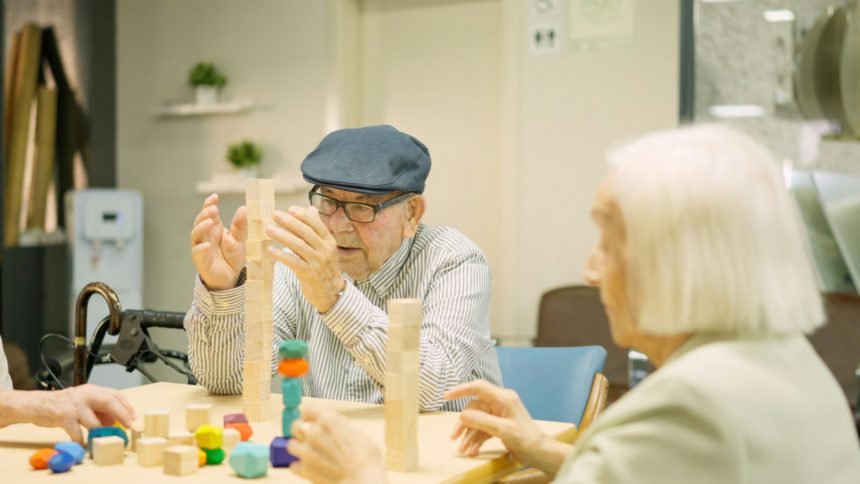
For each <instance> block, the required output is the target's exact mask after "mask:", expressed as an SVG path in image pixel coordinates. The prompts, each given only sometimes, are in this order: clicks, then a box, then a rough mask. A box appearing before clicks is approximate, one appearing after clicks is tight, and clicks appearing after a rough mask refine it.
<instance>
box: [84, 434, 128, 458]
mask: <svg viewBox="0 0 860 484" xmlns="http://www.w3.org/2000/svg"><path fill="white" fill-rule="evenodd" d="M114 428H115V427H114ZM117 430H119V429H117ZM92 447H93V462H94V463H95V464H96V465H97V466H113V465H120V464H122V463H123V460H125V441H123V440H122V439H121V438H119V437H117V436H110V437H96V438H94V439H93V441H92Z"/></svg>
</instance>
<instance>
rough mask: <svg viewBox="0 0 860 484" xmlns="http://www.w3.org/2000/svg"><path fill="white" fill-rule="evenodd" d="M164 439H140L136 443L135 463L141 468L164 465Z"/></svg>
mask: <svg viewBox="0 0 860 484" xmlns="http://www.w3.org/2000/svg"><path fill="white" fill-rule="evenodd" d="M167 447H168V445H167V439H165V438H164V437H142V438H140V440H138V441H137V463H138V465H141V466H143V467H155V466H160V465H162V464H164V450H165V449H167Z"/></svg>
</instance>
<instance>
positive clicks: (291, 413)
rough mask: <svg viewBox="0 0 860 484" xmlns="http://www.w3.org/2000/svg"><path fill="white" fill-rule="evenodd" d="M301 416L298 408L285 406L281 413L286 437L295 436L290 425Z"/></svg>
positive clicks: (282, 426)
mask: <svg viewBox="0 0 860 484" xmlns="http://www.w3.org/2000/svg"><path fill="white" fill-rule="evenodd" d="M300 416H301V415H300V414H299V409H298V408H290V407H287V408H284V411H283V413H282V414H281V430H282V431H283V433H284V437H292V436H293V431H292V430H291V429H290V427H292V426H293V422H294V421H296V420H298V419H299V417H300Z"/></svg>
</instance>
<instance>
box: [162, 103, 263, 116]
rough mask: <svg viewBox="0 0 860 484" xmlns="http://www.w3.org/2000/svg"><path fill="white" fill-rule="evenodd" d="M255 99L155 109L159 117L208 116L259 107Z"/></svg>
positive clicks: (168, 106)
mask: <svg viewBox="0 0 860 484" xmlns="http://www.w3.org/2000/svg"><path fill="white" fill-rule="evenodd" d="M257 108H258V106H257V105H256V104H255V103H254V100H253V99H236V100H233V101H224V102H218V103H213V104H197V103H183V104H167V105H165V106H161V107H159V108H158V109H156V110H155V114H156V115H157V116H159V117H181V116H206V115H213V114H236V113H243V112H247V111H251V110H253V109H257Z"/></svg>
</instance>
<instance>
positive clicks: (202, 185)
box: [197, 174, 310, 195]
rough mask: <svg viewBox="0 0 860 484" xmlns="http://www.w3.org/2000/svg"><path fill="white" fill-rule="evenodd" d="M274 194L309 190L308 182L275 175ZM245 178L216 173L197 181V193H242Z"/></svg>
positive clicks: (243, 191) (245, 182)
mask: <svg viewBox="0 0 860 484" xmlns="http://www.w3.org/2000/svg"><path fill="white" fill-rule="evenodd" d="M273 179H274V180H275V194H277V195H288V194H293V193H301V192H302V191H305V190H309V189H310V184H309V183H308V182H306V181H305V180H304V178H302V177H297V176H290V177H286V176H275V177H273ZM246 184H247V180H246V179H244V178H241V177H239V176H236V175H218V174H216V175H215V176H214V177H213V178H212V179H211V180H206V181H201V182H198V183H197V193H201V194H206V195H208V194H210V193H213V192H215V193H218V194H219V195H223V194H244V193H245V185H246Z"/></svg>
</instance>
